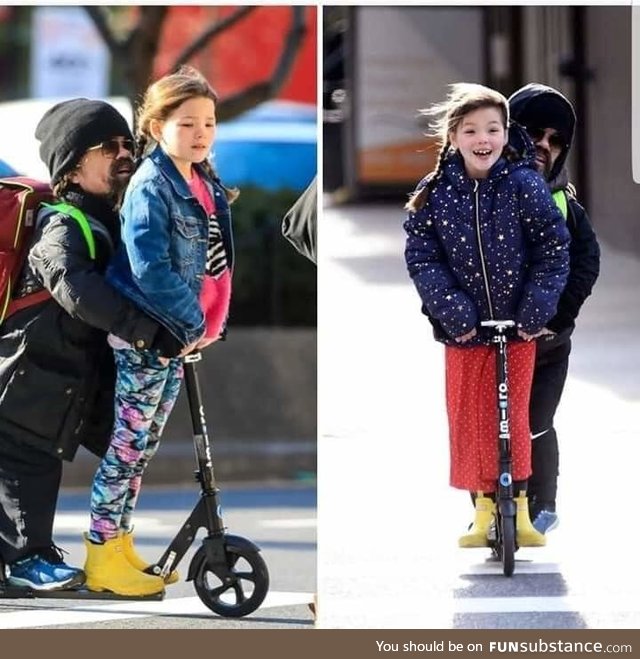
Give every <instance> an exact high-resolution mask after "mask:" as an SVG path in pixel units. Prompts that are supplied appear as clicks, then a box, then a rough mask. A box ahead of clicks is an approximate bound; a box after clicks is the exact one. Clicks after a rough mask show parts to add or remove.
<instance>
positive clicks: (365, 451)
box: [318, 205, 640, 629]
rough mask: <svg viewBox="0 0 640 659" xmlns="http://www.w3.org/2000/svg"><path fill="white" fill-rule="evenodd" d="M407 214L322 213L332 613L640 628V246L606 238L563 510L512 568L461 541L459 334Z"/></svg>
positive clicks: (353, 620)
mask: <svg viewBox="0 0 640 659" xmlns="http://www.w3.org/2000/svg"><path fill="white" fill-rule="evenodd" d="M401 222H402V212H401V211H399V210H398V208H394V207H390V206H380V205H378V206H344V207H335V208H328V209H326V210H325V212H324V214H323V218H322V232H321V245H320V253H321V255H322V260H321V263H320V264H319V271H320V272H321V273H322V277H321V281H320V286H319V315H320V319H321V323H320V325H321V327H320V335H319V350H320V353H319V360H318V361H319V368H320V371H319V396H320V401H321V405H320V421H319V423H320V440H319V446H318V453H319V455H318V470H319V474H320V481H319V519H320V528H321V542H320V545H319V558H318V581H319V588H320V592H319V603H320V604H319V619H318V626H319V627H321V628H336V627H337V628H354V627H355V628H410V629H411V628H414V629H419V628H434V629H438V628H440V629H443V628H444V629H447V628H519V627H522V628H524V627H526V628H547V629H552V628H597V629H602V628H637V627H638V625H639V624H640V573H639V572H638V570H637V550H636V547H635V546H634V543H633V541H630V535H631V534H632V530H631V526H633V524H635V522H634V520H635V517H636V516H635V509H636V507H637V501H636V497H637V494H636V489H637V488H636V487H635V483H636V482H637V469H638V464H640V442H638V438H639V437H640V377H639V376H640V348H639V343H638V327H640V304H638V302H640V262H639V261H637V260H635V259H633V258H630V257H629V256H625V255H623V254H620V253H616V252H613V251H612V250H611V249H608V248H607V247H606V245H605V246H603V261H602V276H601V279H600V281H599V283H598V285H597V288H596V291H595V293H594V296H593V297H592V299H591V300H589V301H588V303H587V305H586V307H585V308H584V311H583V317H582V322H581V324H580V327H579V330H578V332H577V333H576V336H575V340H574V353H573V356H572V365H571V373H570V377H569V380H568V383H567V387H566V393H565V397H564V399H563V403H562V406H561V410H560V412H559V415H558V418H557V426H558V432H559V436H560V441H561V470H562V474H561V481H560V488H561V493H560V499H559V506H560V508H559V510H560V515H561V525H560V527H559V529H558V530H557V531H554V532H553V533H552V534H550V535H549V544H548V547H546V548H543V549H529V550H521V551H519V552H518V554H517V558H518V562H517V566H516V574H515V576H514V577H513V578H512V579H506V578H504V577H503V576H502V575H501V572H500V567H499V565H496V564H493V563H491V562H488V561H487V550H483V549H474V550H460V549H458V548H457V543H456V540H457V537H458V536H459V535H460V534H462V533H463V532H464V529H465V527H466V524H467V523H468V522H469V521H470V519H471V508H470V505H469V501H468V497H467V495H466V494H465V493H463V492H459V491H456V490H453V489H451V488H450V487H449V486H448V469H449V459H448V444H447V427H446V418H445V409H444V391H443V351H442V348H441V347H440V346H438V345H437V344H436V343H435V342H434V341H433V340H432V339H431V332H430V328H429V326H428V323H427V322H426V320H425V319H424V318H422V317H421V314H420V309H419V301H418V297H417V294H416V292H415V290H414V288H413V285H412V284H411V282H410V281H409V279H408V277H407V275H406V270H405V266H404V262H403V258H402V250H403V242H404V236H403V232H402V228H401ZM327 319H330V320H331V322H328V321H327Z"/></svg>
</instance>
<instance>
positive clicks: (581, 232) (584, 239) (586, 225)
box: [547, 193, 600, 337]
mask: <svg viewBox="0 0 640 659" xmlns="http://www.w3.org/2000/svg"><path fill="white" fill-rule="evenodd" d="M567 200H568V204H567V205H568V214H567V227H568V229H569V233H570V234H571V243H570V244H569V279H568V280H567V284H566V286H565V288H564V290H563V291H562V295H561V296H560V299H559V300H558V309H557V312H556V315H555V316H554V317H553V318H552V319H551V320H550V321H549V322H548V323H547V327H548V328H549V329H550V330H552V331H553V332H555V333H556V334H565V333H566V335H567V337H568V336H569V335H570V334H571V331H573V329H574V328H575V320H576V318H577V317H578V313H579V312H580V308H581V307H582V305H583V304H584V301H585V300H586V299H587V298H588V297H589V295H591V291H592V289H593V286H594V284H595V283H596V279H598V275H599V273H600V247H599V245H598V240H597V238H596V234H595V232H594V230H593V228H592V227H591V223H590V222H589V218H588V216H587V213H586V211H585V210H584V208H583V207H582V206H581V205H580V204H579V203H578V202H577V201H576V200H575V198H574V197H573V196H572V195H571V193H569V194H567Z"/></svg>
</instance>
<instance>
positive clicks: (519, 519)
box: [514, 491, 547, 547]
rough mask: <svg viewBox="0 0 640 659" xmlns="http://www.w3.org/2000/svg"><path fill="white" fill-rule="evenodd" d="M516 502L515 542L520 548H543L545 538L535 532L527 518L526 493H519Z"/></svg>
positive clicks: (545, 542)
mask: <svg viewBox="0 0 640 659" xmlns="http://www.w3.org/2000/svg"><path fill="white" fill-rule="evenodd" d="M514 501H515V502H516V542H517V543H518V546H520V547H544V546H545V545H546V544H547V539H546V538H545V536H544V535H543V534H542V533H540V532H539V531H536V529H535V528H534V526H533V524H532V523H531V519H530V517H529V505H528V503H527V493H526V492H524V491H520V493H519V495H518V496H517V497H516V498H515V499H514Z"/></svg>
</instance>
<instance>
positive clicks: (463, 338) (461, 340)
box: [454, 327, 478, 343]
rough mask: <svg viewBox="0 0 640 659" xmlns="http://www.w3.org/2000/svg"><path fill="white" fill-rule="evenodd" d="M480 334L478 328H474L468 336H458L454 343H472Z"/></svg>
mask: <svg viewBox="0 0 640 659" xmlns="http://www.w3.org/2000/svg"><path fill="white" fill-rule="evenodd" d="M477 333H478V332H477V331H476V328H475V327H474V328H473V329H472V330H471V331H470V332H467V333H466V334H463V335H462V336H456V338H455V339H454V341H455V342H456V343H466V342H467V341H470V340H471V339H472V338H473V337H474V336H475V335H476V334H477Z"/></svg>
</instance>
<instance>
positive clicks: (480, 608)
mask: <svg viewBox="0 0 640 659" xmlns="http://www.w3.org/2000/svg"><path fill="white" fill-rule="evenodd" d="M451 608H452V609H453V612H454V613H538V612H545V613H551V612H553V613H559V612H567V613H611V612H612V611H616V612H618V613H620V612H624V613H638V612H640V600H638V597H637V596H631V595H630V596H628V597H624V596H621V595H619V594H618V595H616V596H614V597H606V596H602V595H598V596H597V597H592V596H588V595H557V596H552V597H467V598H464V599H455V600H453V602H452V607H451Z"/></svg>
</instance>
